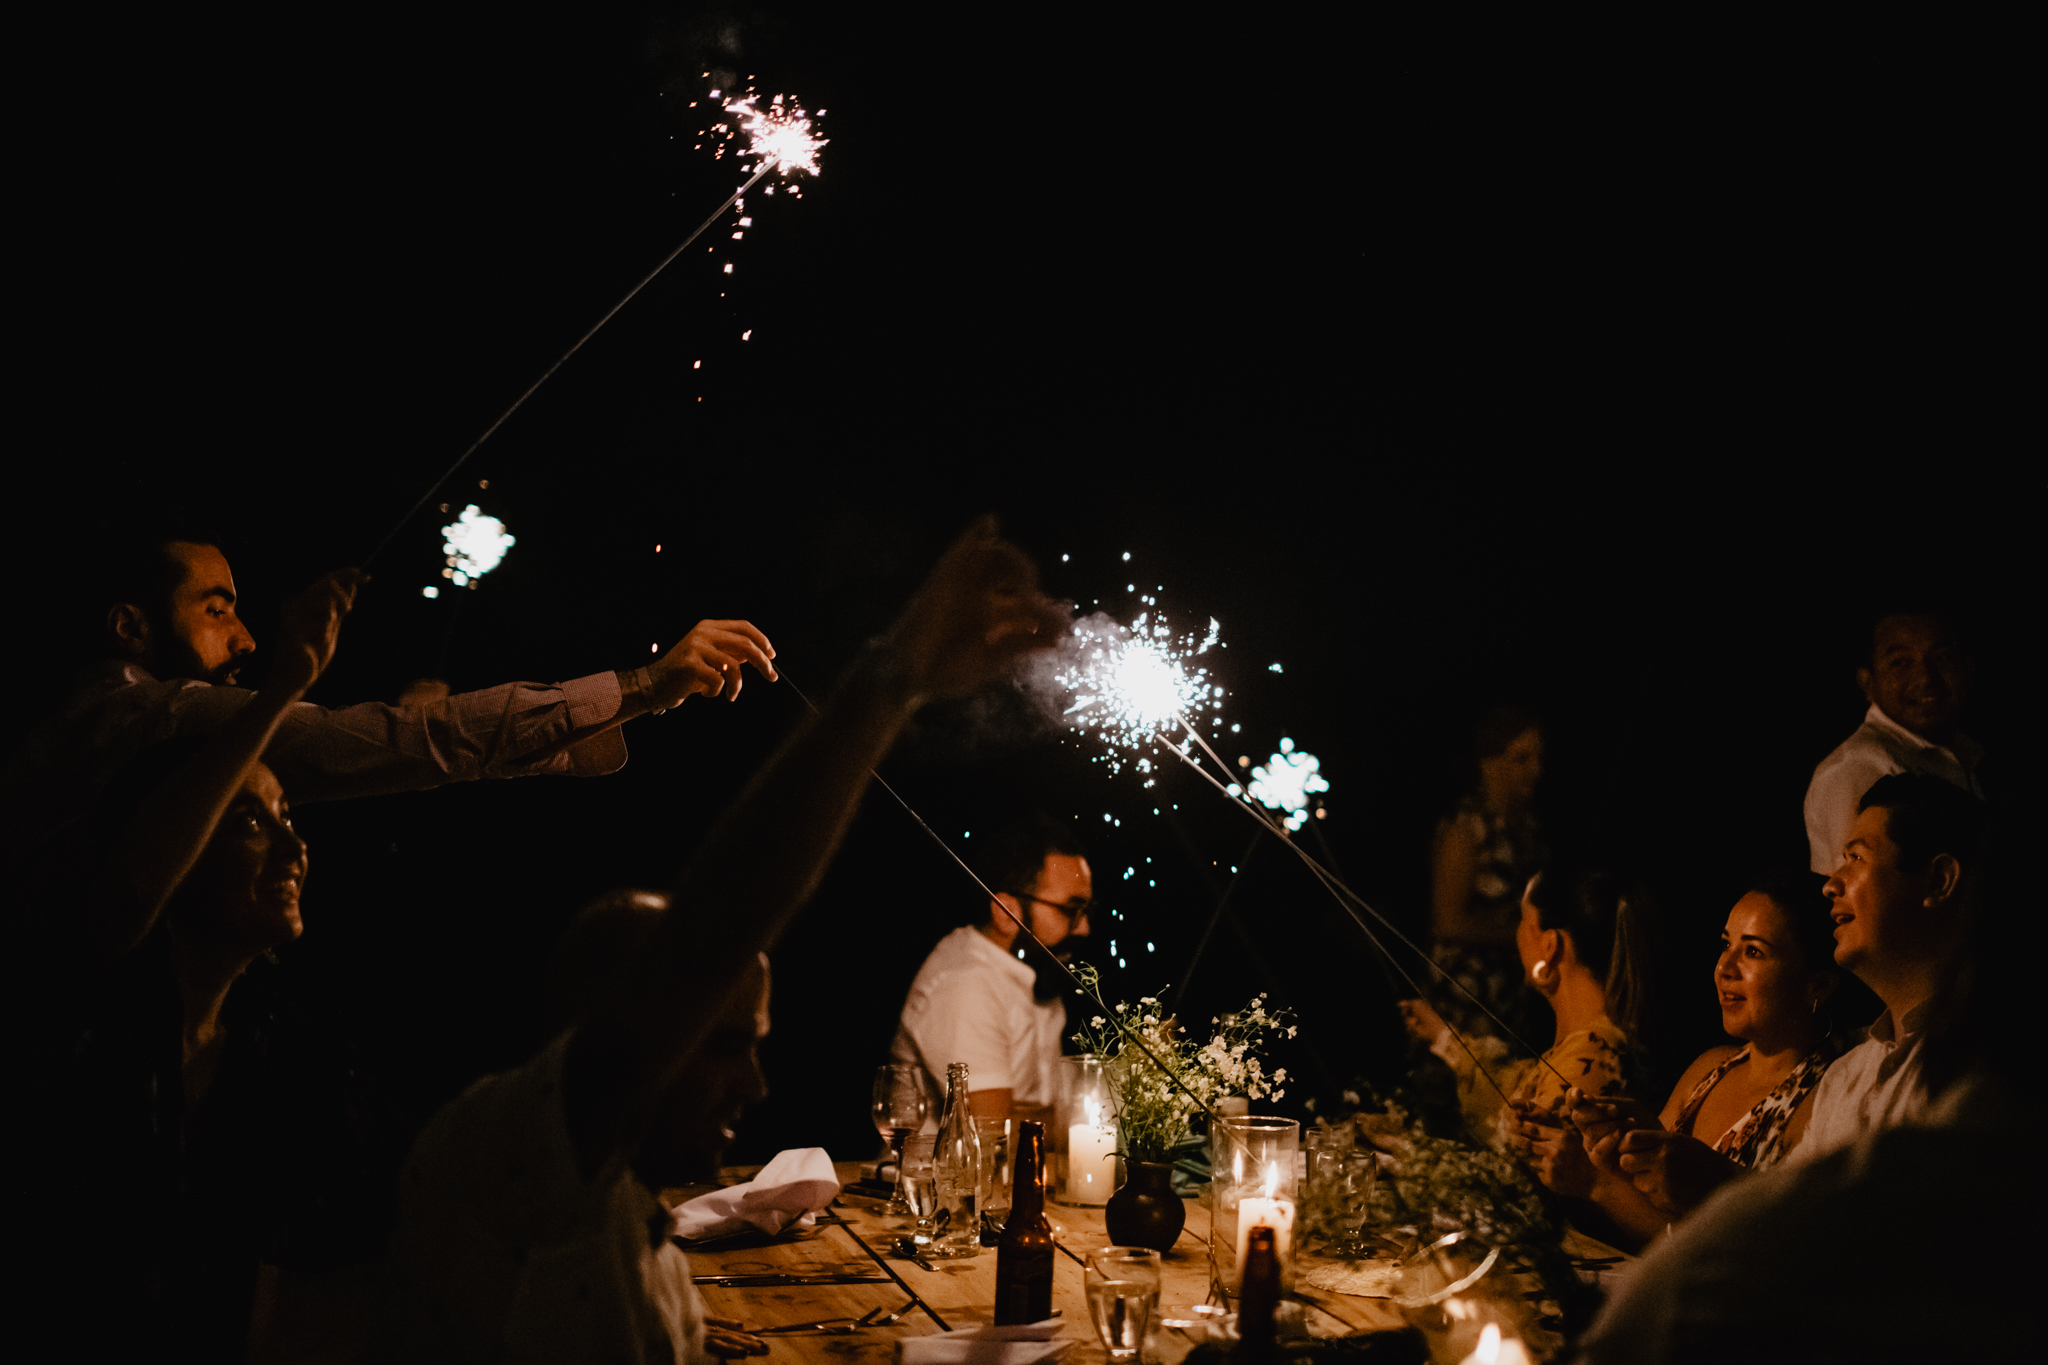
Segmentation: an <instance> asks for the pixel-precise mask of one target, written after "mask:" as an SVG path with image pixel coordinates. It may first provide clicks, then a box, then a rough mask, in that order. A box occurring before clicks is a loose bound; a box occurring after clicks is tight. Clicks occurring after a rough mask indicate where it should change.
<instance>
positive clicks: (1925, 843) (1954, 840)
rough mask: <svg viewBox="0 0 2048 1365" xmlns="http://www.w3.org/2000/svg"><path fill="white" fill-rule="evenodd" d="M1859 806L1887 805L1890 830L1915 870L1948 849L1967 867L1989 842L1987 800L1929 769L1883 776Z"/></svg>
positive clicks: (1862, 808)
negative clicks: (1985, 838) (1986, 835)
mask: <svg viewBox="0 0 2048 1365" xmlns="http://www.w3.org/2000/svg"><path fill="white" fill-rule="evenodd" d="M1856 809H1857V810H1858V811H1859V812H1860V811H1866V810H1873V809H1877V810H1882V811H1884V813H1885V822H1884V827H1885V833H1886V835H1887V836H1889V837H1890V839H1891V841H1892V843H1893V844H1895V845H1897V847H1898V850H1899V858H1900V860H1901V861H1902V862H1903V863H1904V864H1905V865H1906V866H1907V867H1908V868H1910V869H1912V870H1914V871H1918V870H1919V869H1921V868H1923V867H1926V866H1927V865H1928V864H1929V863H1931V862H1933V861H1934V860H1935V859H1936V858H1937V857H1939V856H1941V855H1942V854H1944V853H1946V854H1948V856H1949V857H1951V858H1954V859H1955V860H1956V861H1957V862H1958V863H1961V864H1962V865H1963V866H1964V867H1966V868H1967V867H1969V866H1970V864H1971V860H1972V857H1973V855H1975V854H1976V852H1977V850H1978V849H1979V848H1980V847H1981V846H1982V844H1983V842H1984V827H1985V810H1984V803H1983V802H1982V801H1979V800H1978V799H1977V798H1976V797H1974V796H1972V795H1970V793H1968V792H1966V791H1964V790H1963V789H1962V788H1961V787H1958V786H1957V785H1955V783H1953V782H1945V781H1943V780H1942V779H1941V778H1938V777H1929V776H1927V775H1926V774H1925V773H1891V774H1888V775H1887V776H1884V777H1880V778H1878V779H1877V781H1875V782H1873V783H1871V784H1870V790H1869V791H1866V792H1865V793H1863V799H1862V800H1861V801H1859V802H1857V803H1856Z"/></svg>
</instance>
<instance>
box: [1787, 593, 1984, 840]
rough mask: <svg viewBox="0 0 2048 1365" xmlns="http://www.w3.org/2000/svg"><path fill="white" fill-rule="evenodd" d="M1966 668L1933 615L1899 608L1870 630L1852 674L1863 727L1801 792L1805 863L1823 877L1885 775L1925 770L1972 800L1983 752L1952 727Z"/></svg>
mask: <svg viewBox="0 0 2048 1365" xmlns="http://www.w3.org/2000/svg"><path fill="white" fill-rule="evenodd" d="M1969 681H1970V669H1969V664H1968V660H1967V659H1966V657H1965V655H1964V653H1963V648H1962V641H1961V639H1960V638H1959V637H1958V635H1957V633H1956V630H1955V628H1954V627H1953V626H1952V625H1951V624H1950V623H1949V622H1948V621H1947V620H1945V619H1944V618H1943V617H1941V616H1938V615H1936V614H1934V613H1932V612H1917V611H1900V612H1892V613H1891V614H1889V615H1887V616H1884V617H1881V618H1879V620H1878V622H1877V625H1876V627H1875V628H1874V629H1873V630H1872V631H1871V640H1870V661H1869V662H1868V663H1867V664H1865V665H1864V666H1863V667H1862V668H1859V669H1858V670H1856V682H1857V685H1858V686H1860V687H1861V688H1862V689H1863V695H1864V697H1865V698H1866V699H1867V700H1868V701H1869V702H1870V709H1869V710H1868V711H1865V712H1864V713H1863V724H1862V725H1860V726H1858V727H1857V729H1856V732H1855V733H1854V734H1852V735H1850V736H1849V737H1848V738H1847V739H1845V740H1843V741H1842V742H1841V743H1840V744H1839V745H1837V746H1836V747H1835V751H1834V752H1833V753H1831V754H1829V755H1828V756H1827V757H1826V758H1824V759H1822V760H1821V762H1820V766H1818V767H1816V768H1815V769H1814V770H1813V780H1812V781H1811V782H1810V783H1808V784H1807V788H1806V842H1807V847H1808V849H1809V851H1810V853H1811V857H1812V862H1811V866H1812V868H1813V870H1814V871H1815V872H1818V873H1819V874H1820V875H1821V876H1823V877H1825V876H1827V875H1828V874H1829V873H1830V872H1833V871H1834V870H1835V860H1836V859H1837V858H1838V857H1839V856H1840V854H1841V851H1842V845H1843V844H1844V843H1846V842H1847V841H1848V839H1849V827H1850V826H1851V825H1853V824H1854V823H1855V822H1856V814H1857V810H1858V806H1857V802H1858V801H1860V800H1861V799H1862V796H1863V793H1865V792H1866V791H1869V790H1870V784H1871V783H1873V782H1875V781H1877V780H1878V779H1879V778H1880V777H1884V776H1886V775H1888V774H1890V773H1924V774H1926V775H1928V776H1930V777H1938V778H1940V779H1942V780H1943V781H1945V782H1948V783H1951V784H1952V785H1954V786H1956V787H1959V788H1961V789H1962V790H1964V791H1966V792H1969V793H1971V794H1972V795H1974V796H1979V797H1981V796H1982V795H1983V794H1984V793H1983V792H1982V791H1980V790H1979V789H1978V786H1977V764H1978V761H1979V760H1980V759H1982V758H1983V756H1984V750H1983V749H1982V748H1981V747H1980V746H1979V745H1978V744H1977V742H1976V741H1975V740H1973V739H1971V738H1970V737H1969V736H1968V735H1966V734H1964V733H1963V732H1962V731H1960V730H1958V729H1957V728H1956V718H1957V716H1958V714H1959V713H1960V712H1961V711H1962V708H1963V702H1964V700H1965V698H1966V697H1967V695H1968V690H1969Z"/></svg>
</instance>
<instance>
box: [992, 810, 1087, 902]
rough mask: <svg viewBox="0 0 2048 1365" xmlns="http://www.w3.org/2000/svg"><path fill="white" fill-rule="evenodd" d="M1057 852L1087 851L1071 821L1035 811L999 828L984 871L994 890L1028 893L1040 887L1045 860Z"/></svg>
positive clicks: (1074, 854) (1073, 854) (1072, 855)
mask: <svg viewBox="0 0 2048 1365" xmlns="http://www.w3.org/2000/svg"><path fill="white" fill-rule="evenodd" d="M1055 855H1061V856H1065V857H1069V858H1085V857H1087V856H1088V851H1087V849H1086V848H1084V847H1082V844H1081V838H1080V836H1079V835H1078V834H1076V833H1075V832H1074V830H1073V828H1072V827H1071V825H1070V824H1068V823H1062V822H1061V821H1058V820H1055V819H1054V818H1053V817H1052V816H1050V815H1047V814H1045V813H1044V812H1043V811H1034V812H1033V813H1032V814H1030V815H1026V816H1023V817H1021V818H1019V819H1016V820H1012V821H1011V822H1010V823H1009V824H1007V825H1004V826H1003V827H1002V828H1001V829H999V830H997V831H996V836H995V838H993V839H991V840H990V841H989V851H988V853H987V855H986V856H985V857H984V858H983V859H981V874H982V876H983V878H984V879H986V880H987V882H988V885H989V889H990V890H991V891H997V892H1003V891H1007V892H1009V893H1010V894H1011V895H1013V896H1027V895H1030V894H1031V892H1032V890H1033V889H1034V888H1035V887H1037V885H1038V874H1039V873H1040V872H1041V871H1043V870H1044V868H1045V860H1046V859H1047V858H1050V857H1053V856H1055Z"/></svg>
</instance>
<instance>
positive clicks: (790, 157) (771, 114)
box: [711, 90, 826, 175]
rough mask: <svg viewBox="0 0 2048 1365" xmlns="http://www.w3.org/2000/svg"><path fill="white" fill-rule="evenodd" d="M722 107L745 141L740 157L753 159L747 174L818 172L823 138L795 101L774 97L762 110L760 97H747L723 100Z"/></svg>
mask: <svg viewBox="0 0 2048 1365" xmlns="http://www.w3.org/2000/svg"><path fill="white" fill-rule="evenodd" d="M711 96H712V98H713V99H716V98H718V92H717V91H716V90H714V91H712V92H711ZM724 108H725V112H726V113H728V114H730V115H732V116H733V117H734V118H735V119H737V120H738V121H739V132H740V133H741V135H742V136H744V137H745V138H746V139H747V148H746V150H745V151H744V152H742V153H741V155H742V156H751V157H753V158H755V161H754V164H753V165H751V166H748V167H747V168H746V169H747V171H748V173H749V174H751V173H752V172H754V171H756V170H759V169H760V168H761V167H762V166H767V165H772V166H774V168H775V170H776V171H777V172H778V173H779V174H782V175H787V174H789V173H790V172H791V171H803V172H804V173H806V174H808V175H816V174H817V173H818V153H819V152H820V151H822V150H824V147H825V143H826V139H824V138H822V137H819V136H818V130H817V128H816V126H815V125H814V124H813V123H812V122H811V116H810V115H809V114H807V113H805V112H804V109H803V106H802V105H800V104H798V103H797V102H796V101H795V100H793V99H790V98H788V97H787V96H784V95H775V96H772V97H770V98H769V100H768V103H767V105H766V106H765V107H764V106H763V105H762V103H761V97H760V96H759V95H754V94H749V95H747V96H746V97H745V98H744V99H742V98H740V97H738V96H735V97H733V98H732V99H729V100H726V101H725V104H724Z"/></svg>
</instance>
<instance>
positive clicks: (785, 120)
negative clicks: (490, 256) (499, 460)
mask: <svg viewBox="0 0 2048 1365" xmlns="http://www.w3.org/2000/svg"><path fill="white" fill-rule="evenodd" d="M717 93H718V92H717V91H713V92H712V94H713V95H714V96H715V95H716V94H717ZM725 110H726V112H727V113H729V114H732V115H734V116H736V117H737V118H738V119H739V121H740V131H741V132H743V133H745V134H746V136H747V139H748V145H747V150H746V152H745V153H744V155H752V156H758V157H759V158H760V159H761V164H760V166H759V167H758V168H757V169H755V170H754V172H753V174H752V175H750V176H749V177H748V178H747V182H746V183H745V184H743V185H741V186H740V187H739V188H738V189H736V190H734V191H733V192H732V193H731V194H730V195H728V196H727V197H726V200H725V202H724V203H723V204H720V205H719V206H718V207H717V208H716V209H713V210H712V212H711V216H710V217H708V218H706V219H705V220H704V221H703V222H701V223H699V224H697V226H696V228H695V229H694V230H693V231H692V232H691V233H690V235H689V236H687V237H685V238H683V240H682V242H681V243H680V244H679V245H678V246H677V247H676V249H675V250H674V251H671V252H669V253H668V255H666V256H664V257H662V259H661V264H659V265H657V266H655V267H654V269H652V270H650V271H648V272H647V274H646V275H645V276H644V277H642V279H641V281H640V283H638V284H636V285H634V286H633V287H632V288H631V289H628V290H627V291H626V295H625V297H624V298H622V299H620V300H619V301H618V302H617V303H615V304H613V305H612V306H611V307H610V308H609V309H608V310H607V311H606V312H605V315H604V316H603V317H601V318H599V319H598V320H597V321H596V322H595V323H594V324H592V325H591V328H590V330H589V331H587V332H585V333H584V334H583V335H582V336H580V337H578V338H577V339H576V344H575V345H573V346H571V347H570V348H569V349H568V350H566V351H564V352H562V355H561V358H560V359H558V360H556V361H555V363H554V364H552V365H550V366H548V367H547V370H546V371H545V372H544V373H543V374H542V375H541V377H540V378H538V379H536V380H534V381H533V383H532V384H530V385H528V386H527V389H526V392H524V393H522V394H520V395H519V397H517V398H515V399H514V400H512V406H511V407H509V408H506V409H505V411H504V412H502V413H500V414H499V415H498V420H497V421H495V422H493V423H491V424H490V425H489V426H488V427H486V428H484V434H483V435H481V436H479V437H477V438H476V440H474V441H473V442H471V443H470V447H469V449H467V450H465V451H463V452H462V454H461V455H459V456H457V457H456V460H455V463H454V464H451V465H449V466H448V468H447V470H446V471H445V472H444V473H443V474H442V475H441V477H440V478H438V479H436V480H434V482H433V483H432V484H430V485H428V487H427V491H426V492H424V493H422V494H420V497H419V501H418V502H415V503H414V504H413V505H412V506H411V507H409V508H407V509H406V513H405V515H404V516H402V517H400V518H399V519H398V520H397V521H396V522H395V523H393V525H392V527H391V529H390V530H389V531H386V532H385V533H384V538H383V539H382V540H380V541H378V542H377V544H376V547H375V548H373V549H372V550H371V551H370V553H369V554H367V555H365V556H364V557H363V561H362V564H361V566H360V567H362V568H366V569H367V568H368V567H369V566H370V562H371V561H372V560H374V559H376V558H377V556H378V555H380V554H383V553H384V547H385V546H387V545H389V544H390V543H391V541H392V538H393V537H395V536H396V535H397V534H398V533H399V532H400V531H401V530H403V529H405V524H406V523H407V522H409V521H411V520H412V519H413V517H414V516H416V515H418V513H419V510H420V509H421V508H422V507H425V506H426V505H427V503H428V502H429V501H431V500H432V498H433V496H434V494H436V493H438V492H440V491H441V485H443V484H445V483H447V482H448V480H449V479H451V478H453V477H455V471H456V470H458V469H460V468H462V466H463V465H464V464H466V463H467V462H468V460H469V457H470V456H472V455H474V454H476V452H477V451H478V449H480V448H481V447H482V445H483V443H484V442H485V441H488V440H490V439H491V437H492V436H493V435H495V434H496V433H497V430H498V428H499V427H502V426H504V425H505V423H506V422H507V421H508V420H510V418H511V416H512V414H513V413H515V412H517V411H519V409H520V408H521V407H522V406H524V405H525V403H526V400H527V399H529V398H531V397H533V395H534V394H536V393H538V392H539V391H540V386H541V385H543V384H545V383H547V382H548V380H550V379H552V378H554V374H555V371H556V370H559V369H561V368H562V366H563V365H565V364H567V363H568V361H569V357H570V356H573V355H575V354H576V353H577V352H578V351H580V350H582V349H583V346H584V343H585V342H587V341H589V340H590V339H591V338H592V337H594V336H596V335H597V334H598V332H599V331H600V330H601V329H602V328H603V327H604V325H605V324H606V323H607V322H610V321H611V320H612V318H613V317H614V316H616V315H617V313H618V311H619V310H620V309H621V308H624V307H625V306H626V305H627V304H629V303H631V302H632V301H633V299H634V297H635V296H636V295H638V294H639V292H640V291H641V290H643V289H645V288H646V287H647V286H648V285H650V284H652V283H653V282H654V277H655V276H657V275H659V274H660V273H661V272H662V271H664V270H666V269H668V267H669V265H670V263H672V262H673V261H674V260H675V258H676V257H678V256H680V255H682V254H683V252H684V251H685V250H687V249H688V248H689V246H690V244H691V243H693V242H695V241H696V240H697V239H698V238H699V237H701V236H703V235H704V232H705V230H706V229H708V228H709V227H710V226H711V225H712V224H713V223H716V222H717V221H718V220H719V219H720V218H723V217H724V216H725V213H726V210H727V209H730V208H731V207H732V206H733V205H734V204H737V203H738V202H739V201H740V198H741V196H743V195H745V194H746V192H747V191H748V190H750V189H752V188H754V186H756V185H758V184H760V183H761V181H762V180H763V179H765V178H766V177H767V176H768V174H769V173H770V172H772V171H785V170H793V171H808V172H810V173H811V174H813V175H815V174H817V171H818V152H819V150H820V149H821V148H823V147H824V145H825V139H823V138H821V137H819V136H818V135H817V132H816V130H815V129H814V128H813V127H812V125H811V120H810V116H809V115H808V114H806V113H805V112H804V111H803V109H802V108H801V107H799V106H797V105H796V104H794V103H792V104H790V105H789V107H788V108H787V109H786V110H785V109H784V107H783V101H782V96H780V95H777V96H775V98H774V99H773V100H772V101H771V102H770V104H769V107H768V108H767V109H765V110H764V109H762V108H761V107H760V98H759V96H748V97H747V98H746V99H731V100H727V101H726V103H725ZM770 193H773V191H772V190H771V191H770ZM726 268H727V269H728V270H730V269H731V268H732V267H730V266H727V267H726Z"/></svg>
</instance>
